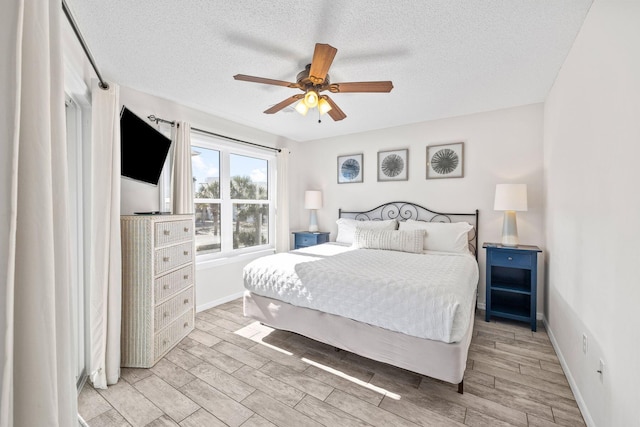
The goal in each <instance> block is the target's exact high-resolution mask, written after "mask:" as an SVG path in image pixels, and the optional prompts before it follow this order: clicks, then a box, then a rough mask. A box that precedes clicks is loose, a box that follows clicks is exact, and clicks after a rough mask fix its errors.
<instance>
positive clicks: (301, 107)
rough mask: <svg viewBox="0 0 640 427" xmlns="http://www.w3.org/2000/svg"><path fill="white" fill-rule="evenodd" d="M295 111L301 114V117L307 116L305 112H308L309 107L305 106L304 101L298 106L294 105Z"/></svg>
mask: <svg viewBox="0 0 640 427" xmlns="http://www.w3.org/2000/svg"><path fill="white" fill-rule="evenodd" d="M296 111H297V112H298V113H300V114H302V115H303V116H306V115H307V112H308V111H309V107H307V104H306V103H305V102H304V99H302V100H300V102H298V104H297V105H296Z"/></svg>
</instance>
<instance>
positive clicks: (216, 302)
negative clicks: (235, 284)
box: [196, 292, 244, 313]
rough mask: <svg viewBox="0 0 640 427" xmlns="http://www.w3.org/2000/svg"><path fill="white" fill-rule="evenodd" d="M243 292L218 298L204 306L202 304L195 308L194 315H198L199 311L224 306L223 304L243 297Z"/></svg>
mask: <svg viewBox="0 0 640 427" xmlns="http://www.w3.org/2000/svg"><path fill="white" fill-rule="evenodd" d="M243 293H244V292H238V293H236V294H232V295H228V296H226V297H223V298H219V299H217V300H213V301H209V302H208V303H206V304H202V305H199V306H197V307H196V313H200V312H201V311H204V310H208V309H210V308H212V307H215V306H218V305H220V304H224V303H225V302H229V301H233V300H234V299H238V298H240V297H241V296H242V295H243Z"/></svg>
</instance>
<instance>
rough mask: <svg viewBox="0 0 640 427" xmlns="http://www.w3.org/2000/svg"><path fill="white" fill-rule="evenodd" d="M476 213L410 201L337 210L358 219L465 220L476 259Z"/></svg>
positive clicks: (470, 246)
mask: <svg viewBox="0 0 640 427" xmlns="http://www.w3.org/2000/svg"><path fill="white" fill-rule="evenodd" d="M478 215H479V211H478V209H476V211H475V212H474V213H443V212H436V211H432V210H431V209H427V208H425V207H424V206H420V205H417V204H415V203H411V202H389V203H385V204H383V205H380V206H378V207H375V208H373V209H370V210H368V211H359V212H354V211H345V210H342V209H339V210H338V218H354V219H357V220H360V221H382V220H388V219H397V220H398V221H406V220H408V219H413V220H415V221H425V222H462V221H466V222H468V223H469V224H471V225H472V226H473V230H472V231H470V232H469V249H471V251H472V252H473V254H474V255H475V256H476V260H477V259H478V225H479V223H478Z"/></svg>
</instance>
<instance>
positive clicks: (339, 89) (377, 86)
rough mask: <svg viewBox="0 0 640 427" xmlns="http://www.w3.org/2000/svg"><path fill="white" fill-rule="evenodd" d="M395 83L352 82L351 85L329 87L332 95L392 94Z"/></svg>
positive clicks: (338, 84)
mask: <svg viewBox="0 0 640 427" xmlns="http://www.w3.org/2000/svg"><path fill="white" fill-rule="evenodd" d="M391 89H393V83H391V82H390V81H384V82H350V83H332V84H331V85H330V86H329V91H330V92H331V93H349V92H391Z"/></svg>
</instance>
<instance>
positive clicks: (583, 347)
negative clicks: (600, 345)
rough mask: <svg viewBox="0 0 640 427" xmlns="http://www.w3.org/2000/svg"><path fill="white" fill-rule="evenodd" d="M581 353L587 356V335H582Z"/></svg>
mask: <svg viewBox="0 0 640 427" xmlns="http://www.w3.org/2000/svg"><path fill="white" fill-rule="evenodd" d="M582 353H584V354H587V334H582Z"/></svg>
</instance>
